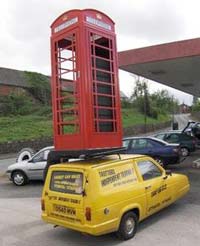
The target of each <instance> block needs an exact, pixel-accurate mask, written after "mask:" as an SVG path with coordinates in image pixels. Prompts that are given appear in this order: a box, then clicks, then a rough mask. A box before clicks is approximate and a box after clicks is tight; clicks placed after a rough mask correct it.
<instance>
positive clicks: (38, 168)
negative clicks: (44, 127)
mask: <svg viewBox="0 0 200 246" xmlns="http://www.w3.org/2000/svg"><path fill="white" fill-rule="evenodd" d="M53 149H54V147H53V146H50V147H46V148H44V149H41V150H40V151H38V152H37V153H36V154H35V155H33V157H31V158H30V159H29V160H24V161H18V162H17V163H15V164H12V165H10V166H8V168H7V171H6V174H7V175H8V178H9V179H10V180H11V181H12V182H13V183H14V184H15V185H17V186H22V185H25V184H27V183H28V181H29V180H43V172H44V168H45V166H46V164H47V157H48V154H49V152H50V151H51V150H53Z"/></svg>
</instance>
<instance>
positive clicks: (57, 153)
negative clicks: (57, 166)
mask: <svg viewBox="0 0 200 246" xmlns="http://www.w3.org/2000/svg"><path fill="white" fill-rule="evenodd" d="M125 150H126V148H125V147H117V148H102V149H101V148H98V149H85V150H52V151H51V152H50V153H49V155H48V161H50V162H51V163H52V162H53V163H56V162H58V160H61V159H62V160H63V161H67V160H68V159H73V158H75V159H76V158H77V159H87V160H88V159H92V158H98V157H99V158H101V157H103V156H106V155H112V154H123V153H124V151H125Z"/></svg>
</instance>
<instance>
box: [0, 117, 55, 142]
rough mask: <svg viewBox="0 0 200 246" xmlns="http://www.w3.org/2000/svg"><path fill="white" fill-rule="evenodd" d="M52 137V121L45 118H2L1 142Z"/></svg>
mask: <svg viewBox="0 0 200 246" xmlns="http://www.w3.org/2000/svg"><path fill="white" fill-rule="evenodd" d="M51 136H52V120H51V119H47V117H45V116H36V115H28V116H15V117H0V142H1V143H3V142H8V141H17V140H29V139H38V138H41V137H51Z"/></svg>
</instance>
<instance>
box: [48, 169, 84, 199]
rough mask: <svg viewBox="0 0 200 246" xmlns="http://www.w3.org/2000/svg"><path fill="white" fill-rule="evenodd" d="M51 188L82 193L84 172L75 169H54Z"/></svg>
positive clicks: (70, 192) (69, 192) (64, 191)
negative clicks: (74, 170)
mask: <svg viewBox="0 0 200 246" xmlns="http://www.w3.org/2000/svg"><path fill="white" fill-rule="evenodd" d="M50 190H52V191H57V192H62V193H68V194H82V192H83V174H82V173H80V172H73V171H54V172H52V176H51V182H50Z"/></svg>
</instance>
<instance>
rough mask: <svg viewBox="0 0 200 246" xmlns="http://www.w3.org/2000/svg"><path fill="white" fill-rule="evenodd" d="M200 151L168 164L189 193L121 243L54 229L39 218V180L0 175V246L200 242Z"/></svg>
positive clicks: (185, 245) (187, 244) (127, 245)
mask: <svg viewBox="0 0 200 246" xmlns="http://www.w3.org/2000/svg"><path fill="white" fill-rule="evenodd" d="M199 155H200V150H198V151H197V152H195V153H192V155H191V157H189V158H188V159H186V160H185V161H184V163H182V164H179V165H175V166H171V167H170V169H171V170H172V171H173V172H179V173H184V174H187V175H188V177H189V179H190V183H191V190H190V192H189V193H188V194H187V195H186V196H185V197H184V198H183V199H181V200H179V201H177V202H176V203H175V204H173V205H171V206H169V207H168V208H166V209H164V210H162V211H161V212H159V213H157V214H155V215H153V216H151V217H150V218H148V219H146V220H145V221H143V222H141V223H140V225H139V228H138V232H137V234H136V236H135V238H133V239H131V240H129V241H125V242H121V241H119V240H118V239H117V238H116V237H115V235H114V234H109V235H104V236H100V237H93V236H89V235H83V234H81V233H78V232H75V231H71V230H68V229H65V228H61V227H57V228H53V226H52V225H48V224H45V223H43V221H42V220H41V218H40V215H41V211H40V197H41V192H42V188H43V183H42V182H32V183H30V184H29V185H27V186H24V187H16V186H14V185H13V184H12V183H11V182H10V181H8V180H7V178H6V177H0V235H1V237H0V245H1V246H29V245H31V246H38V245H42V246H55V245H59V246H66V245H69V246H72V245H73V246H78V245H82V246H90V245H91V246H94V245H95V246H98V245H101V246H102V245H103V246H108V245H109V246H119V245H120V246H121V245H123V246H130V245H134V246H141V245H142V246H149V245H159V246H168V245H173V246H179V245H181V246H195V245H198V244H199V241H200V188H199V187H200V179H199V177H200V169H194V168H192V166H191V163H192V162H193V160H195V159H198V158H199Z"/></svg>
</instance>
